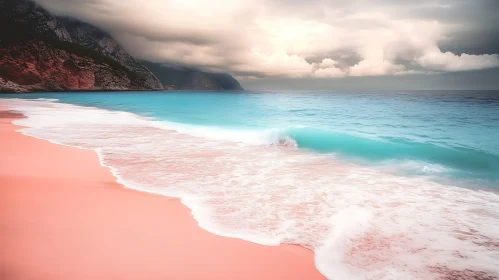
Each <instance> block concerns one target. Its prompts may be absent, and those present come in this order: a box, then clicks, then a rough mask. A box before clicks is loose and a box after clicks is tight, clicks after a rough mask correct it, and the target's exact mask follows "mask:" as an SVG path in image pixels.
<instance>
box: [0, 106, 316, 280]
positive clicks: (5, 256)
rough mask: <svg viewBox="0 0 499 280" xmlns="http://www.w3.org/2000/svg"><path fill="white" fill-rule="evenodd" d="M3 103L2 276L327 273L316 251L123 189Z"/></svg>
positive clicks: (83, 154)
mask: <svg viewBox="0 0 499 280" xmlns="http://www.w3.org/2000/svg"><path fill="white" fill-rule="evenodd" d="M5 110H6V108H0V111H4V112H0V192H1V193H0V279H2V280H13V279H23V280H24V279H30V280H31V279H33V280H35V279H50V280H55V279H71V280H78V279H85V280H87V279H95V280H97V279H148V280H152V279H162V280H165V279H307V280H309V279H324V278H323V276H321V275H320V274H319V272H318V271H317V270H316V268H315V266H314V262H313V253H312V252H311V251H309V250H306V249H304V248H302V247H299V246H292V245H282V246H278V247H266V246H261V245H257V244H253V243H249V242H245V241H242V240H237V239H231V238H225V237H220V236H216V235H213V234H211V233H209V232H207V231H205V230H203V229H201V228H200V227H199V226H198V225H197V223H196V221H195V220H194V219H193V218H192V216H191V214H190V211H189V209H188V208H186V207H185V206H183V205H182V204H181V203H180V201H178V200H177V199H171V198H168V197H163V196H156V195H151V194H146V193H141V192H136V191H133V190H128V189H125V188H124V187H123V186H121V185H119V184H118V183H116V180H115V178H114V177H113V175H112V174H111V172H110V171H109V170H108V169H106V168H104V167H102V166H100V165H99V162H98V158H97V155H96V153H95V152H93V151H85V150H80V149H76V148H71V147H65V146H59V145H55V144H51V143H49V142H48V141H44V140H39V139H35V138H32V137H28V136H24V135H22V134H20V133H19V132H15V130H16V129H19V127H17V126H15V125H13V124H12V123H11V121H12V120H13V118H16V117H19V116H16V115H13V114H10V113H7V112H5Z"/></svg>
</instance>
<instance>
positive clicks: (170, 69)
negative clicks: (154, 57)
mask: <svg viewBox="0 0 499 280" xmlns="http://www.w3.org/2000/svg"><path fill="white" fill-rule="evenodd" d="M141 62H142V64H143V65H145V66H146V67H147V68H149V70H151V71H152V73H153V74H154V75H156V77H158V79H159V80H160V81H161V83H162V84H163V87H164V88H168V89H191V90H192V89H194V90H243V88H242V87H241V85H240V84H239V82H238V81H237V80H236V79H234V77H232V76H231V75H230V74H227V73H212V72H205V71H201V70H200V69H197V68H192V67H185V66H177V65H170V64H160V63H154V62H150V61H144V60H143V61H141Z"/></svg>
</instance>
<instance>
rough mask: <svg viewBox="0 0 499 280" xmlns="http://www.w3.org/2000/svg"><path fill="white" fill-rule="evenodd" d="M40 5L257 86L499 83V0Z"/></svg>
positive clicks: (131, 44)
mask: <svg viewBox="0 0 499 280" xmlns="http://www.w3.org/2000/svg"><path fill="white" fill-rule="evenodd" d="M37 2H39V3H40V4H42V5H43V6H44V7H46V8H47V9H49V10H50V11H52V12H54V13H57V14H61V15H69V16H73V17H76V18H79V19H81V20H85V21H87V22H90V23H92V24H94V25H97V26H99V27H101V28H103V29H105V30H107V31H108V32H110V33H111V34H112V35H113V36H114V37H115V38H116V39H117V40H118V41H119V42H120V43H121V44H122V45H123V46H124V47H125V48H126V49H127V50H129V52H130V53H131V54H132V55H135V56H136V57H138V58H142V59H148V60H151V61H155V62H165V63H177V64H184V65H191V66H196V67H201V68H203V69H207V70H212V71H224V72H229V73H231V74H233V75H234V76H236V77H237V78H238V79H239V80H240V81H241V82H242V84H243V86H246V87H250V88H276V89H277V88H290V87H301V88H311V89H313V88H328V87H334V86H337V87H340V88H341V87H346V88H348V87H355V86H359V87H371V86H376V85H377V86H378V87H382V86H384V87H387V84H388V85H389V84H396V88H403V87H404V86H406V87H408V88H414V87H416V88H417V87H418V86H420V87H421V88H453V87H454V88H462V87H466V86H468V87H469V86H470V85H473V84H476V85H477V86H482V87H483V88H499V78H496V77H498V76H499V75H498V74H499V71H498V69H499V55H498V54H499V16H498V14H499V1H498V0H420V1H413V0H308V1H307V0H252V1H247V0H219V1H216V0H211V1H195V0H148V1H138V0H129V1H123V0H37ZM486 77H488V78H486ZM388 88H389V87H388Z"/></svg>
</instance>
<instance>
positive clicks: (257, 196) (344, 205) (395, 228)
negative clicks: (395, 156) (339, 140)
mask: <svg viewBox="0 0 499 280" xmlns="http://www.w3.org/2000/svg"><path fill="white" fill-rule="evenodd" d="M2 104H5V105H7V106H9V107H11V108H12V109H15V110H18V111H21V112H23V113H24V114H25V115H26V116H28V118H25V119H21V120H17V121H16V124H19V125H22V126H26V127H28V128H24V129H22V130H21V131H22V132H23V133H25V134H27V135H31V136H35V137H38V138H42V139H48V140H50V141H53V142H56V143H60V144H64V145H70V146H77V147H81V148H86V149H94V150H96V151H97V152H98V153H99V157H100V160H101V163H102V164H103V165H105V166H108V167H109V168H111V169H112V171H113V173H114V174H115V175H116V176H117V177H118V179H119V182H120V183H122V184H124V185H125V186H126V187H128V188H133V189H138V190H141V191H147V192H152V193H158V194H163V195H167V196H172V197H179V198H181V200H182V202H183V203H184V204H185V205H186V206H188V207H189V208H190V209H191V210H192V214H193V216H194V218H195V219H196V220H197V221H198V223H199V225H200V226H201V227H203V228H205V229H206V230H208V231H210V232H213V233H215V234H219V235H223V236H230V237H236V238H241V239H245V240H249V241H251V242H256V243H261V244H265V245H277V244H280V243H292V244H300V245H302V246H304V247H307V248H310V249H311V250H314V251H315V261H316V265H317V268H318V269H319V271H320V272H321V273H323V274H324V275H325V276H326V277H328V278H329V279H439V278H444V277H447V278H445V279H456V278H457V277H458V276H459V277H461V278H460V279H496V278H498V277H499V196H498V195H496V194H492V193H488V192H482V191H473V190H468V189H463V188H457V187H452V186H446V185H442V184H437V183H434V182H431V181H428V180H427V179H425V178H414V177H403V176H397V175H391V174H390V173H389V172H386V171H382V169H379V168H373V167H366V166H359V165H355V164H349V163H344V162H342V163H340V162H338V161H336V160H335V159H334V158H333V157H332V156H330V155H318V154H313V153H308V152H302V151H298V150H295V149H275V148H272V147H269V146H268V145H246V144H245V145H241V142H240V141H239V140H240V139H243V138H244V139H252V140H251V141H248V142H247V144H249V143H251V144H260V143H262V142H259V141H260V140H259V139H264V138H265V137H263V138H259V137H256V138H253V137H254V135H266V133H268V132H261V134H258V133H256V134H251V133H250V134H251V135H245V134H244V133H242V134H240V133H239V132H237V133H235V132H231V131H225V132H226V134H225V135H223V134H224V133H225V132H224V131H220V130H213V129H212V128H199V127H194V128H193V127H190V126H182V127H179V126H178V125H177V124H172V123H162V122H158V121H155V120H151V119H146V118H141V117H138V116H136V115H134V114H131V113H126V112H115V111H107V110H102V109H98V108H89V107H80V106H74V105H68V104H61V103H54V102H52V101H47V100H38V101H27V100H15V99H10V100H3V101H2ZM227 133H228V134H232V133H234V134H237V135H239V136H240V138H233V136H227ZM193 135H195V136H197V137H194V136H193ZM213 135H215V136H213ZM263 142H264V143H263V144H268V142H265V141H263ZM271 142H272V141H271ZM432 168H433V167H432ZM456 275H457V276H456ZM480 277H481V278H480ZM487 277H488V278H487ZM458 279H459V278H458Z"/></svg>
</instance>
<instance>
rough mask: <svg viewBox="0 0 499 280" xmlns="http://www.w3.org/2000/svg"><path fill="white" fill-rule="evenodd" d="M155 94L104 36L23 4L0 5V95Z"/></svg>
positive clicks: (8, 0)
mask: <svg viewBox="0 0 499 280" xmlns="http://www.w3.org/2000/svg"><path fill="white" fill-rule="evenodd" d="M161 89H163V86H162V84H161V82H160V81H159V80H158V79H157V78H156V77H155V76H154V74H153V73H151V71H149V70H148V69H147V68H146V67H144V66H143V65H141V64H140V63H139V62H138V61H137V60H135V59H134V58H133V57H132V56H130V55H129V54H128V53H127V52H126V51H125V50H124V49H123V48H122V47H120V46H119V44H118V43H117V42H116V41H115V40H114V39H113V38H112V37H111V36H110V35H109V34H108V33H106V32H104V31H102V30H100V29H98V28H96V27H94V26H92V25H89V24H86V23H84V22H81V21H78V20H76V19H71V18H63V17H56V16H53V15H51V14H50V13H49V12H47V11H46V10H44V9H43V8H42V7H40V6H38V5H37V4H35V3H34V2H32V1H29V0H0V92H33V91H67V90H71V91H85V90H161Z"/></svg>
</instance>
